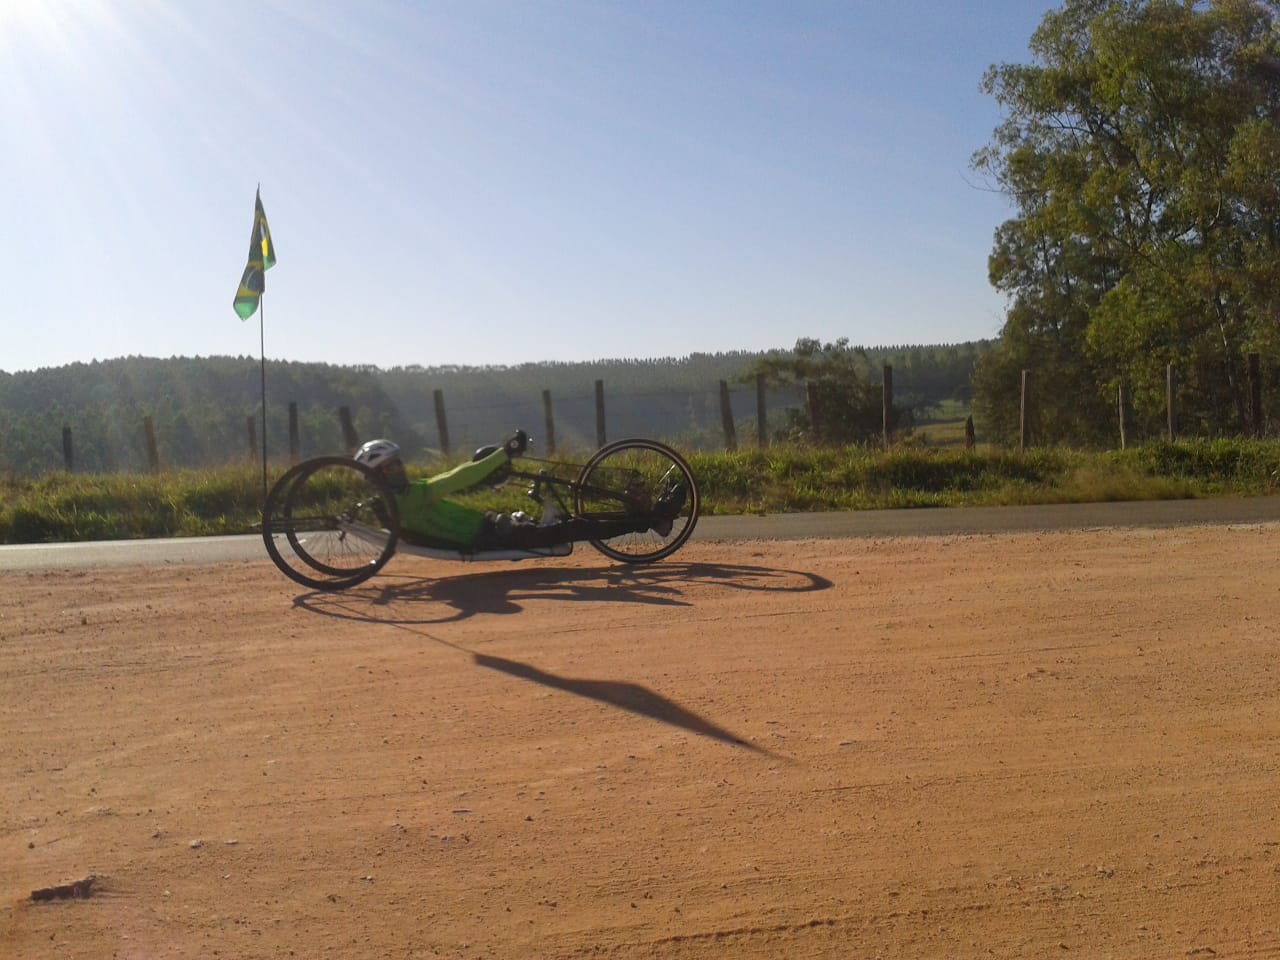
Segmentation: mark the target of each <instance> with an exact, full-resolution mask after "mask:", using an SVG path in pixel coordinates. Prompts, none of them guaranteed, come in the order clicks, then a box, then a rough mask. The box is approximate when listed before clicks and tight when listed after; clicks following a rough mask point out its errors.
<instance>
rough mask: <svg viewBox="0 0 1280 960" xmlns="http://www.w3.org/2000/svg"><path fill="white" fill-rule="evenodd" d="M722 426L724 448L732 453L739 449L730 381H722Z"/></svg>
mask: <svg viewBox="0 0 1280 960" xmlns="http://www.w3.org/2000/svg"><path fill="white" fill-rule="evenodd" d="M720 427H721V429H723V430H724V448H725V449H726V450H728V451H729V452H730V453H734V452H735V451H737V449H738V431H737V429H736V428H735V427H734V425H733V405H732V403H731V402H730V400H729V382H728V381H727V380H721V381H720Z"/></svg>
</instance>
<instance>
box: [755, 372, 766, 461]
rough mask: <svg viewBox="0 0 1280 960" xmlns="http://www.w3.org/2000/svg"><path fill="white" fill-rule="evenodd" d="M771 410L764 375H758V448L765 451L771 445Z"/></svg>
mask: <svg viewBox="0 0 1280 960" xmlns="http://www.w3.org/2000/svg"><path fill="white" fill-rule="evenodd" d="M768 419H769V410H768V406H767V405H766V403H765V382H764V374H763V373H757V374H756V446H757V447H759V448H760V449H761V450H763V449H764V448H765V447H767V446H768V445H769V424H768Z"/></svg>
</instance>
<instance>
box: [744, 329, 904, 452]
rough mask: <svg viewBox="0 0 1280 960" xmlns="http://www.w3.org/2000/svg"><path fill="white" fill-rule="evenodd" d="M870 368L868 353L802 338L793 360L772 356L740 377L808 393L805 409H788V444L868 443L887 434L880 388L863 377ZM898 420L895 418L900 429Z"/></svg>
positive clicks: (790, 356)
mask: <svg viewBox="0 0 1280 960" xmlns="http://www.w3.org/2000/svg"><path fill="white" fill-rule="evenodd" d="M866 364H867V352H866V350H864V349H862V348H861V347H851V346H849V341H848V339H847V338H845V337H841V338H840V339H839V340H837V341H835V343H826V344H824V343H822V342H821V341H820V340H813V339H808V338H803V337H802V338H801V339H799V340H797V341H796V345H795V349H794V350H793V351H792V353H790V354H771V355H768V356H765V357H763V358H761V359H760V360H758V361H757V362H756V363H755V364H754V365H753V366H752V367H751V368H750V369H749V370H748V371H747V372H746V373H745V374H744V375H743V377H742V379H744V380H750V379H754V378H755V377H756V376H759V375H761V374H763V375H764V377H765V381H766V383H768V384H770V385H771V386H780V387H789V386H798V387H801V388H804V389H805V390H806V393H807V397H808V403H807V404H806V407H805V408H804V409H795V408H792V409H789V410H788V411H787V417H788V421H787V425H786V426H785V427H784V428H783V431H782V434H783V437H784V438H785V439H802V440H805V441H808V442H810V443H832V444H838V443H867V442H870V441H873V440H875V439H878V438H879V437H880V436H881V433H882V431H883V428H884V407H883V395H882V390H881V387H880V385H879V384H873V383H870V382H868V381H867V380H866V379H865V378H864V377H863V376H862V374H861V373H860V372H859V371H860V370H862V369H864V368H865V367H866ZM897 419H898V414H897V412H896V411H894V413H893V420H894V423H892V424H891V426H895V425H896V421H897Z"/></svg>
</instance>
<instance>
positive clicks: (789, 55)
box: [0, 0, 1054, 372]
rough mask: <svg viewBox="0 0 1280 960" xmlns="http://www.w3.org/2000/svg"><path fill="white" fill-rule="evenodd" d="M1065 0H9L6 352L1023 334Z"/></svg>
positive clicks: (348, 359) (499, 351)
mask: <svg viewBox="0 0 1280 960" xmlns="http://www.w3.org/2000/svg"><path fill="white" fill-rule="evenodd" d="M1052 6H1054V4H1050V3H1045V2H1036V0H1022V2H1015V0H987V2H986V3H983V4H981V5H978V4H967V3H957V2H954V0H937V2H924V0H896V2H884V0H878V2H872V0H844V2H809V0H787V2H781V0H779V2H768V3H766V2H752V0H737V2H711V0H707V2H698V0H685V2H667V0H651V2H650V0H632V2H603V0H599V2H585V0H583V2H579V0H563V2H551V0H527V2H514V0H511V2H489V0H459V2H453V0H441V2H435V0H422V2H411V0H365V2H356V0H253V2H243V0H0V177H2V178H3V182H4V183H5V185H6V199H7V203H6V214H7V215H6V218H5V219H6V226H5V233H6V237H7V242H6V244H5V250H4V256H3V257H0V284H2V285H3V287H4V289H5V291H6V296H5V298H4V301H5V304H6V309H5V311H4V315H3V318H0V324H3V325H4V326H5V328H6V332H7V336H6V337H5V338H4V344H5V345H4V347H3V349H2V350H0V370H7V371H10V372H13V371H18V370H30V369H36V368H39V367H46V366H58V365H61V364H65V363H70V362H74V361H89V360H93V359H108V358H111V357H118V356H127V355H143V356H161V357H167V356H209V355H237V356H241V355H243V356H254V357H256V356H257V355H258V352H259V324H258V316H257V315H255V316H254V317H253V318H251V319H250V320H249V321H247V322H242V321H241V320H239V319H238V318H237V317H236V315H235V313H234V312H233V310H232V306H231V302H232V299H233V297H234V294H235V289H236V286H237V283H238V281H239V278H240V273H241V271H242V269H243V267H244V262H245V255H246V252H247V249H248V240H249V231H250V227H251V221H252V213H253V196H254V190H255V188H256V187H257V186H258V185H259V184H261V190H262V199H263V204H264V206H265V209H266V212H267V217H268V220H269V222H270V225H271V230H272V234H273V237H274V240H275V245H276V250H277V254H278V258H279V262H278V264H277V265H276V267H275V268H274V269H273V270H271V271H270V272H269V273H268V275H267V293H266V296H265V298H264V309H265V314H264V319H265V324H264V329H265V351H266V355H267V356H268V357H269V358H275V359H284V360H299V361H321V362H327V363H337V364H374V365H377V366H382V367H390V366H397V365H401V364H421V365H424V366H432V365H438V364H487V363H488V364H516V363H522V362H527V361H544V360H562V361H580V360H594V359H603V358H616V357H665V356H675V357H680V356H685V355H687V354H689V353H692V352H718V351H727V350H762V349H769V348H773V347H784V348H785V347H790V346H791V345H792V344H793V343H794V342H795V341H796V339H797V338H799V337H817V338H820V339H823V340H833V339H835V338H837V337H848V338H849V339H850V341H852V342H853V343H855V344H862V345H866V346H880V345H892V344H920V343H946V342H957V341H963V340H971V339H977V338H982V337H991V336H994V335H996V334H997V333H998V331H999V329H1000V325H1001V321H1002V314H1003V306H1004V304H1003V299H1002V298H1001V297H1000V296H999V295H998V294H996V293H995V292H994V291H992V290H991V288H990V286H989V285H988V283H987V278H986V260H987V255H988V253H989V252H990V248H991V240H992V233H993V231H994V230H995V228H996V227H997V226H998V225H999V223H1000V222H1001V221H1002V220H1003V219H1005V218H1006V217H1007V216H1008V215H1009V213H1010V209H1009V207H1008V205H1007V203H1006V202H1005V200H1004V198H1002V197H1001V196H1000V195H999V194H996V193H993V192H991V191H990V190H989V189H988V185H986V184H984V183H982V182H981V180H980V179H979V178H978V177H977V175H976V174H974V173H973V172H972V171H971V170H970V168H969V160H970V157H971V155H972V154H973V152H974V151H975V150H977V149H979V148H981V147H982V146H983V145H985V144H986V143H987V142H988V140H989V139H990V136H991V132H992V130H993V128H994V127H995V125H996V124H997V123H998V122H999V119H1000V116H999V113H998V110H997V107H996V105H995V103H994V102H993V101H991V100H990V99H989V98H986V97H984V96H983V95H982V94H981V92H980V91H979V83H980V80H981V77H982V74H983V72H984V70H985V69H986V68H987V67H988V66H989V65H990V64H992V63H997V62H1026V61H1027V60H1028V53H1027V42H1028V40H1029V38H1030V35H1031V33H1032V31H1033V30H1034V29H1035V27H1036V26H1037V25H1038V24H1039V22H1040V20H1041V18H1042V17H1043V15H1044V13H1045V12H1046V11H1047V10H1048V9H1050V8H1051V7H1052Z"/></svg>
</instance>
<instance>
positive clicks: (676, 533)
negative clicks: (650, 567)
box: [574, 440, 700, 563]
mask: <svg viewBox="0 0 1280 960" xmlns="http://www.w3.org/2000/svg"><path fill="white" fill-rule="evenodd" d="M575 487H576V489H575V491H574V510H575V512H576V513H577V514H578V515H579V516H581V517H586V518H588V519H596V520H625V519H635V520H637V521H640V522H642V521H646V520H650V521H652V525H651V526H650V527H649V529H647V530H644V531H641V532H635V533H624V534H621V535H620V536H616V537H610V538H608V539H607V540H591V541H588V542H589V543H590V544H591V546H593V547H595V548H596V549H597V550H599V551H600V552H601V553H603V554H604V555H605V556H606V557H611V558H612V559H614V560H621V561H622V562H623V563H647V562H650V561H653V560H661V559H662V558H663V557H667V556H670V555H671V554H673V553H675V552H676V551H677V550H679V549H680V547H682V546H683V545H684V543H685V541H686V540H688V539H689V537H690V536H691V535H692V534H693V527H694V524H696V523H697V522H698V510H699V507H700V500H699V496H698V484H697V482H696V481H695V480H694V479H693V471H692V470H690V469H689V465H688V464H687V463H685V461H684V459H683V458H682V457H681V456H680V454H678V453H676V452H675V451H674V450H672V449H671V448H670V447H668V446H667V445H666V444H662V443H659V442H658V441H656V440H616V441H614V442H613V443H610V444H608V445H606V446H604V447H601V448H600V449H599V450H598V451H596V453H595V454H594V455H593V456H592V457H591V459H590V460H588V461H587V462H586V464H585V465H583V467H582V472H581V473H579V474H578V480H577V483H576V485H575Z"/></svg>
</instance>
